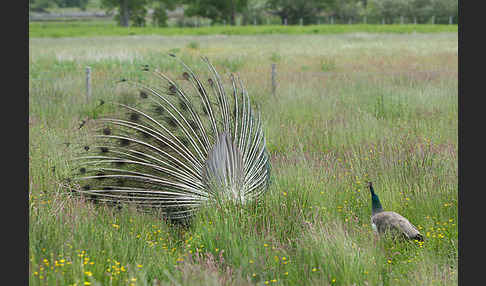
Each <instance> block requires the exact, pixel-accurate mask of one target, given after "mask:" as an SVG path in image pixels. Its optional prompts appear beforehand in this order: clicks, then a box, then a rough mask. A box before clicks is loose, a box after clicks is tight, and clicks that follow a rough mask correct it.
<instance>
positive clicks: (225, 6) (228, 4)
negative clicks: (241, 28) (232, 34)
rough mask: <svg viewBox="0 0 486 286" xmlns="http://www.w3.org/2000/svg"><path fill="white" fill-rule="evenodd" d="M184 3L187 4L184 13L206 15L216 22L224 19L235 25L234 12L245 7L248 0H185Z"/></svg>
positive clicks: (239, 11) (190, 15)
mask: <svg viewBox="0 0 486 286" xmlns="http://www.w3.org/2000/svg"><path fill="white" fill-rule="evenodd" d="M184 3H186V4H188V7H187V9H185V10H184V15H187V16H189V17H192V16H201V17H206V18H209V19H211V20H213V21H214V22H217V23H221V22H223V20H224V21H227V22H228V23H230V24H231V25H235V24H236V13H242V12H243V11H244V10H245V9H246V7H247V5H248V0H185V1H184Z"/></svg>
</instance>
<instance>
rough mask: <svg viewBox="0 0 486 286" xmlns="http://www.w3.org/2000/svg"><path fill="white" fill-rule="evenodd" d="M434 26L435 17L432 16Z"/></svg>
mask: <svg viewBox="0 0 486 286" xmlns="http://www.w3.org/2000/svg"><path fill="white" fill-rule="evenodd" d="M432 25H435V16H432Z"/></svg>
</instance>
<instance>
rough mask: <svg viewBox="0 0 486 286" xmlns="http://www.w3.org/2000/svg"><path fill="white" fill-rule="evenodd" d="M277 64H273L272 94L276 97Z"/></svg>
mask: <svg viewBox="0 0 486 286" xmlns="http://www.w3.org/2000/svg"><path fill="white" fill-rule="evenodd" d="M275 68H276V64H272V94H273V96H274V97H275V91H276V90H277V83H276V81H275V79H276V74H275V73H276V72H275Z"/></svg>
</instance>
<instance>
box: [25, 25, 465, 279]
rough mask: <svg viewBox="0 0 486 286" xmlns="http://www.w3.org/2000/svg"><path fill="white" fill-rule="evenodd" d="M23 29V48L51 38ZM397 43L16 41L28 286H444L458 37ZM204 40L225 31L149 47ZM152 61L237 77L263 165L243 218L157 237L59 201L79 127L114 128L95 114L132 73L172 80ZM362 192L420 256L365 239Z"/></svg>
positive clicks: (342, 38) (148, 228) (155, 231)
mask: <svg viewBox="0 0 486 286" xmlns="http://www.w3.org/2000/svg"><path fill="white" fill-rule="evenodd" d="M31 27H35V29H31V31H30V33H31V36H32V35H37V36H39V37H41V36H42V37H46V36H48V33H51V34H50V36H49V37H52V33H53V31H55V30H56V28H55V25H54V26H49V28H47V29H45V31H46V32H48V33H45V34H42V33H41V32H40V31H42V28H40V27H41V24H37V23H36V24H31ZM346 27H348V26H344V25H343V26H337V25H336V26H333V27H330V26H323V27H322V29H331V28H332V29H347V28H346ZM349 27H350V28H349V29H351V28H355V27H362V28H363V29H365V28H370V29H371V28H376V29H405V28H407V27H408V28H410V29H411V27H412V26H400V27H399V26H389V25H383V26H378V25H377V26H371V25H370V26H355V25H349ZM413 27H414V29H417V33H409V32H407V33H403V34H390V33H363V32H364V31H360V32H359V33H347V34H345V33H342V34H332V33H331V34H317V35H299V34H295V35H282V34H279V35H266V36H258V35H257V36H255V35H251V36H249V35H242V36H221V35H208V36H190V35H188V36H174V37H170V38H169V37H167V38H161V37H158V36H138V37H116V36H114V35H116V34H114V33H112V32H113V31H118V28H115V27H113V30H112V31H110V30H109V29H108V31H106V32H105V31H104V30H103V29H99V30H97V29H96V28H90V29H87V28H86V27H84V26H83V27H82V29H86V30H88V31H89V32H85V34H83V33H80V32H79V31H78V32H73V31H76V29H77V28H76V27H72V28H70V29H67V31H66V34H61V36H64V35H65V36H68V35H69V36H71V37H72V36H74V35H84V36H88V35H90V34H91V33H95V32H96V31H98V35H97V36H98V37H80V38H59V39H53V38H34V37H31V38H30V39H29V140H30V142H29V279H30V283H29V284H30V285H56V284H58V285H73V284H76V285H159V284H157V281H159V282H160V285H277V284H281V285H353V284H355V285H414V284H417V281H420V285H457V277H458V273H457V271H458V261H457V259H458V228H457V223H458V216H457V210H458V200H457V190H458V167H457V162H458V159H457V158H458V142H457V138H458V129H457V126H458V106H457V98H458V94H457V91H458V88H457V87H458V74H457V63H458V53H457V52H458V37H457V26H455V28H454V29H456V30H455V31H454V32H452V33H447V32H443V33H431V34H426V33H419V29H420V28H421V27H423V28H424V29H425V28H429V29H432V28H433V29H442V28H444V29H452V28H451V27H454V26H437V25H436V26H425V25H424V26H422V25H418V26H413ZM78 28H79V27H78ZM263 28H265V27H244V28H241V30H240V31H252V32H254V31H258V29H263ZM267 28H269V29H271V28H274V29H280V28H279V27H267ZM283 28H286V29H289V31H299V30H298V29H309V28H310V29H312V28H313V27H312V26H311V27H283ZM314 28H316V29H321V27H314ZM147 29H148V28H146V29H140V31H144V30H145V31H147ZM205 29H207V30H206V31H208V32H209V31H214V30H218V29H220V30H219V31H233V30H231V29H232V28H228V29H229V30H224V29H225V28H224V27H215V28H199V29H192V30H190V29H180V30H178V29H173V30H171V29H160V30H159V29H154V30H153V31H172V32H173V34H172V35H175V34H176V31H180V32H181V33H180V34H182V33H183V32H187V33H189V32H191V33H193V32H194V31H204V30H205ZM252 29H254V30H252ZM292 29H296V30H292ZM122 30H123V31H128V30H130V31H138V29H133V28H130V29H121V28H120V31H122ZM49 31H50V32H49ZM58 31H59V33H63V32H61V31H62V29H60V28H59V29H58ZM234 31H237V29H234ZM353 32H357V31H356V30H353ZM382 32H384V31H382ZM104 33H109V35H110V36H103V35H105V34H104ZM194 47H197V48H194ZM169 51H170V52H172V53H175V54H176V55H177V56H178V57H179V58H181V59H183V60H184V61H185V62H186V63H187V64H188V65H190V66H191V67H192V68H193V69H194V70H197V71H199V72H202V73H201V76H204V72H203V71H204V69H205V65H204V64H203V63H202V62H201V61H200V59H199V57H200V56H202V55H204V56H208V57H209V58H210V59H211V61H212V62H213V63H214V64H215V66H216V68H217V69H218V70H219V71H220V73H221V75H222V76H223V78H226V79H227V76H226V75H227V74H226V72H230V71H237V73H238V75H239V76H240V77H241V79H242V80H243V81H244V83H245V85H246V86H247V89H248V92H249V94H250V95H251V97H252V100H253V101H254V103H255V104H257V105H258V106H259V107H260V110H261V113H262V116H263V120H264V121H263V124H264V128H265V132H266V139H267V144H268V148H269V151H270V156H271V161H272V184H271V187H270V189H269V191H268V192H267V193H266V194H265V196H264V197H263V199H262V200H261V201H260V202H258V203H254V204H250V205H246V206H243V207H241V206H235V205H232V204H229V203H228V204H227V205H222V206H221V207H219V208H216V207H205V208H203V209H201V211H200V212H199V214H198V215H197V217H196V218H195V219H194V221H193V222H192V224H191V225H190V226H188V227H182V226H170V225H168V224H166V223H165V222H164V220H163V218H162V217H160V216H159V215H158V214H157V213H141V212H138V211H136V210H134V209H132V208H121V209H116V208H109V207H105V206H103V205H93V204H90V203H87V202H85V201H83V200H81V199H78V198H75V197H72V196H71V195H70V194H69V192H68V190H67V189H66V188H65V187H64V186H63V184H62V182H63V179H64V178H66V177H68V176H69V173H70V172H71V171H72V170H71V168H72V165H71V163H70V161H69V159H72V158H73V157H74V156H75V155H76V154H77V152H79V149H80V147H81V146H80V145H78V144H75V142H79V141H82V140H84V138H85V135H86V132H87V130H90V129H91V128H94V125H93V121H92V119H93V118H98V117H100V116H104V115H107V114H109V113H110V112H113V111H114V110H113V109H112V108H111V107H110V105H109V104H104V105H103V106H101V107H100V106H99V102H100V101H99V100H100V99H103V100H104V101H106V102H109V101H110V100H113V99H116V100H122V101H129V100H131V99H130V97H129V95H130V94H129V91H126V90H123V89H121V86H119V85H116V81H118V80H119V79H121V78H133V79H145V74H144V73H143V72H142V71H141V67H142V65H144V64H149V65H150V66H151V67H154V68H159V69H160V70H161V71H164V72H166V73H167V74H169V75H170V76H172V77H174V78H178V77H180V70H181V69H180V66H179V65H178V64H177V62H176V61H174V60H173V59H172V58H171V57H168V56H166V54H167V53H168V52H169ZM277 60H278V61H277ZM275 61H277V73H276V74H277V84H278V86H277V91H276V98H274V97H273V96H272V92H271V88H272V87H271V74H270V72H271V63H273V62H275ZM86 66H90V67H91V68H92V74H91V76H92V91H93V94H92V98H91V99H90V101H89V102H87V101H86V98H85V67H86ZM304 67H305V68H304ZM147 80H148V78H147ZM228 90H229V89H228ZM81 120H86V124H85V125H84V126H83V127H82V128H81V129H79V124H80V121H81ZM66 142H70V143H71V144H66ZM368 180H372V181H373V183H374V185H375V188H376V189H377V191H378V190H379V194H380V199H381V201H382V203H383V207H384V208H385V209H389V210H393V211H396V212H398V213H400V214H402V215H403V216H405V217H407V218H408V219H409V220H410V222H412V223H413V224H414V225H416V226H417V227H418V228H419V229H420V231H421V233H423V234H424V236H425V242H424V243H423V244H421V243H415V242H403V241H392V240H389V239H379V238H378V237H376V236H375V235H374V234H373V233H372V230H371V226H370V215H371V198H370V194H369V191H368V189H367V187H366V181H368Z"/></svg>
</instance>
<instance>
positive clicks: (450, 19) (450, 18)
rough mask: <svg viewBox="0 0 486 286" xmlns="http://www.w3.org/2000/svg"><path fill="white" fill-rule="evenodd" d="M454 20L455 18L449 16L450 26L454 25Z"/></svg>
mask: <svg viewBox="0 0 486 286" xmlns="http://www.w3.org/2000/svg"><path fill="white" fill-rule="evenodd" d="M452 19H453V17H452V16H449V25H452Z"/></svg>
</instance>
